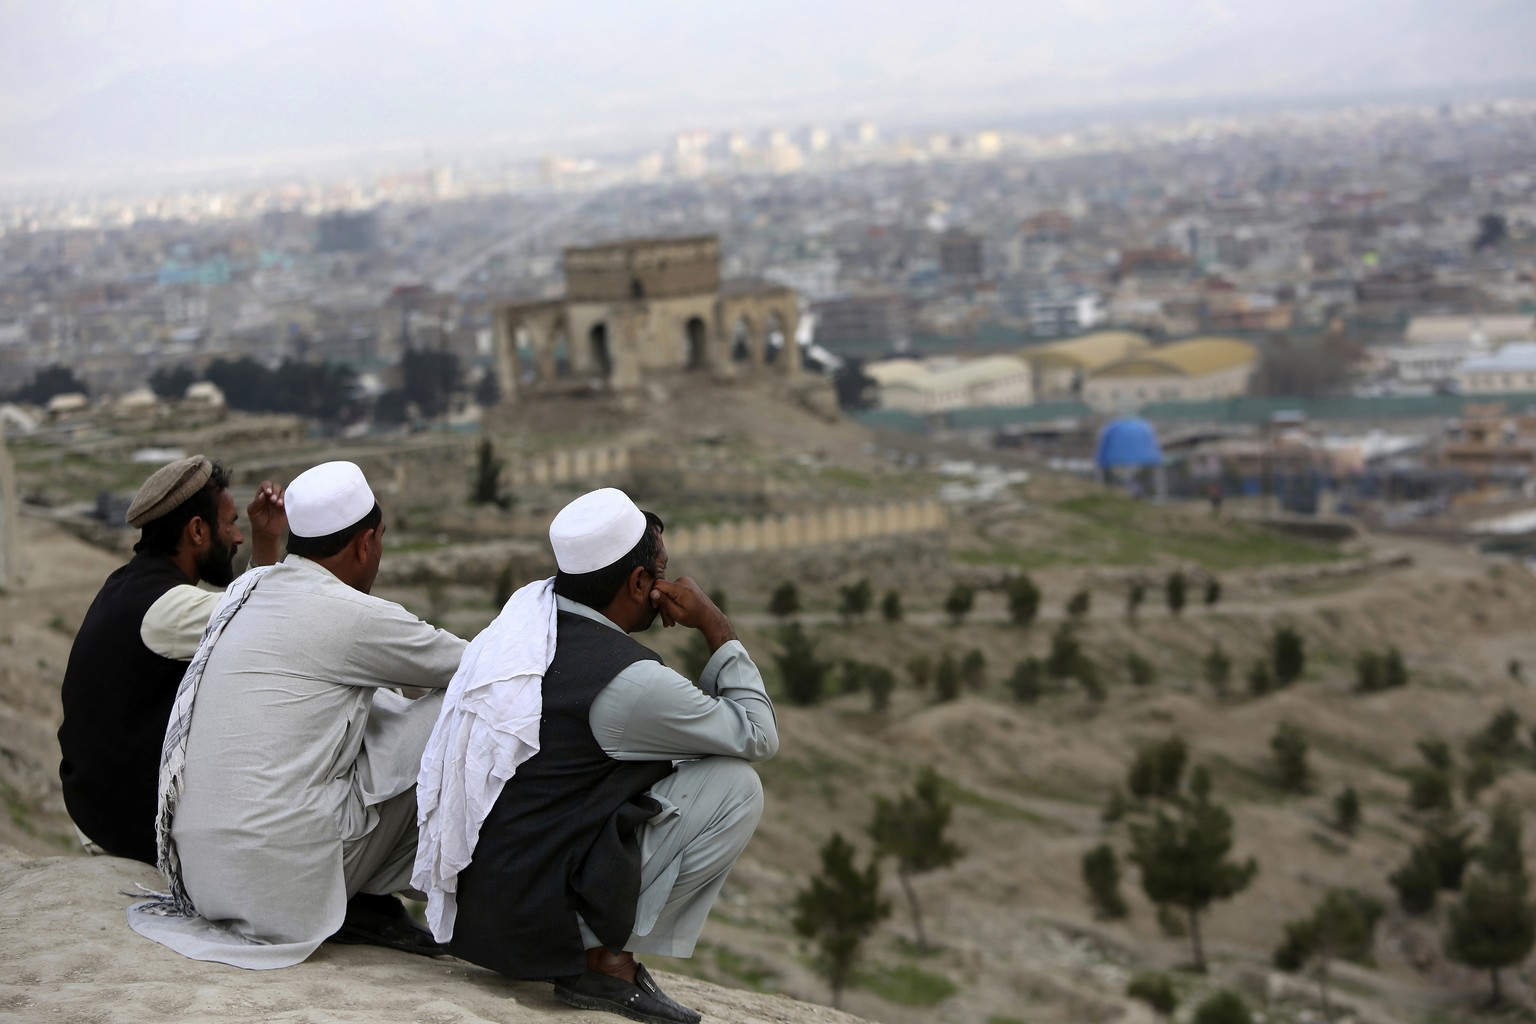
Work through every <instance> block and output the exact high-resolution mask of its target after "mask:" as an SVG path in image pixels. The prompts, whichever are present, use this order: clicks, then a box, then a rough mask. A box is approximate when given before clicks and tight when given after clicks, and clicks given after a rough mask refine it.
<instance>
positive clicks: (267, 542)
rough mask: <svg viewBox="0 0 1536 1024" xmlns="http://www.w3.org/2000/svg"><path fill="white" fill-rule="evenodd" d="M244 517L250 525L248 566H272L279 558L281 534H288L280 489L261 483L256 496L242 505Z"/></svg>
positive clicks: (278, 485) (280, 487) (264, 482)
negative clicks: (249, 561) (249, 560)
mask: <svg viewBox="0 0 1536 1024" xmlns="http://www.w3.org/2000/svg"><path fill="white" fill-rule="evenodd" d="M245 516H246V518H247V519H248V520H250V523H251V563H252V564H253V565H272V564H274V563H275V562H276V561H277V560H278V558H280V557H281V556H282V546H283V535H284V534H285V533H287V532H288V511H287V509H285V508H284V507H283V488H282V486H281V485H280V484H274V483H273V482H272V481H270V480H263V481H262V482H261V486H259V487H257V488H256V497H254V498H252V499H251V503H250V504H249V505H247V506H245Z"/></svg>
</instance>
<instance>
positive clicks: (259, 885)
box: [128, 462, 465, 968]
mask: <svg viewBox="0 0 1536 1024" xmlns="http://www.w3.org/2000/svg"><path fill="white" fill-rule="evenodd" d="M284 505H285V507H286V511H287V516H288V553H287V556H286V557H285V558H284V559H283V561H281V562H279V563H277V564H276V565H271V566H259V567H257V568H254V569H252V570H250V571H249V572H247V573H245V574H244V575H243V576H241V577H240V578H239V579H237V580H235V581H234V583H232V584H231V585H230V586H229V588H228V589H227V590H226V591H225V592H224V595H223V597H221V598H220V600H219V603H218V606H217V607H216V608H215V609H214V610H213V614H212V616H211V618H210V620H209V623H208V628H207V630H206V631H205V633H204V635H203V639H202V641H201V642H200V643H199V645H198V649H197V652H196V654H194V655H193V657H192V661H191V663H190V664H189V665H188V667H187V671H186V673H185V675H184V676H183V677H182V680H181V683H180V685H179V688H178V690H177V694H176V700H175V702H174V703H173V704H172V706H171V711H170V716H169V720H168V723H167V726H166V734H165V743H164V745H163V747H162V750H161V760H160V775H159V778H160V783H159V791H158V808H159V809H158V812H157V815H156V818H155V828H156V840H157V844H158V848H159V858H158V866H159V867H160V869H161V872H162V873H163V874H164V875H165V876H166V881H167V882H168V883H169V885H170V891H169V893H168V894H164V895H161V896H159V897H157V898H155V899H152V900H150V901H147V902H145V903H141V904H138V905H136V906H135V907H133V908H130V910H129V914H128V919H129V923H130V925H132V927H133V929H134V930H135V931H137V932H139V933H140V934H141V935H144V936H146V937H148V938H152V939H154V940H155V941H157V942H160V943H163V944H164V945H166V946H169V947H170V948H172V949H174V950H176V951H177V952H179V953H182V954H183V955H185V956H189V957H192V958H194V959H198V960H215V961H219V962H222V963H228V964H233V965H235V966H237V967H248V968H273V967H286V966H290V965H292V964H296V963H299V962H300V961H302V960H304V959H305V958H306V957H307V956H309V954H310V953H312V952H313V951H314V950H315V948H316V947H318V946H319V945H320V943H321V942H322V941H324V940H325V939H326V938H327V937H329V936H332V935H333V934H334V933H336V932H337V931H338V929H341V928H342V927H343V918H344V914H345V913H346V909H347V905H348V901H349V899H351V898H353V897H356V896H357V895H358V894H359V893H368V894H375V895H377V896H378V897H380V899H381V901H382V902H385V903H391V904H393V906H394V908H395V911H396V915H397V917H396V918H395V919H394V920H392V921H386V922H384V924H383V925H382V926H381V929H380V931H379V933H378V934H377V935H374V936H371V937H372V938H375V939H379V940H388V939H391V938H392V937H394V938H396V942H395V943H394V944H397V945H399V946H401V947H403V948H410V949H412V950H413V951H418V950H417V949H415V948H413V947H411V946H410V942H409V939H410V936H412V935H414V936H416V937H417V941H418V943H420V942H421V941H426V942H428V943H430V936H428V935H426V933H424V932H422V931H420V930H419V929H416V928H415V927H414V926H412V925H411V924H410V923H409V922H408V921H406V920H405V919H404V908H403V907H401V905H400V903H399V901H397V900H394V899H393V898H392V897H391V896H390V895H389V894H391V893H394V892H399V891H403V890H406V889H408V885H409V881H410V872H411V864H412V861H413V860H414V858H415V854H416V786H415V783H416V774H417V771H418V770H419V768H420V765H421V751H422V748H423V747H424V746H425V745H426V741H427V737H428V736H429V735H430V734H431V730H432V727H433V725H434V724H435V723H436V721H437V710H438V708H439V707H440V706H441V700H440V695H438V694H433V695H430V696H427V697H423V698H421V699H420V700H419V701H411V700H408V699H407V698H405V697H403V696H401V695H400V694H398V693H394V692H391V690H390V688H392V687H416V688H423V689H436V690H441V689H442V688H443V687H445V686H447V684H448V681H449V679H451V678H452V677H453V673H454V671H455V669H457V668H458V664H459V658H460V656H461V655H462V654H463V652H464V646H465V644H464V641H463V640H461V639H459V638H458V637H456V636H453V635H452V634H450V633H446V632H444V631H443V630H440V629H435V628H433V627H432V626H429V625H428V624H427V623H425V622H423V621H421V620H420V619H419V618H417V617H416V616H415V615H413V614H411V613H410V612H408V611H406V610H405V609H404V608H402V607H401V606H400V605H398V604H395V603H394V602H392V601H385V600H382V599H380V598H377V597H373V596H371V595H370V593H369V592H370V591H371V589H372V587H373V583H374V580H375V579H376V578H377V576H378V571H379V563H380V560H381V558H382V557H383V537H384V531H385V523H384V521H383V511H382V509H380V507H379V504H378V502H377V501H376V500H375V499H374V495H373V491H372V489H371V488H369V486H368V482H367V480H366V479H364V477H363V473H362V471H361V470H360V469H358V467H357V466H355V465H353V464H352V463H350V462H329V463H325V464H324V465H320V466H316V467H314V468H313V469H310V470H307V471H305V472H303V473H300V474H299V475H298V476H297V477H295V478H294V479H293V481H292V482H291V483H290V484H289V485H288V489H287V492H286V493H285V494H284ZM349 919H350V918H349ZM391 929H393V931H392V930H391ZM396 932H398V936H396ZM433 948H434V949H435V948H436V947H435V944H434V945H433Z"/></svg>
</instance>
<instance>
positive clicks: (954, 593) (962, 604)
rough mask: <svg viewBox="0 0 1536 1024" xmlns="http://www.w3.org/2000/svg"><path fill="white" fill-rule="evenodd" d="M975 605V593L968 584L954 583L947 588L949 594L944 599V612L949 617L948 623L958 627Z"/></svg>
mask: <svg viewBox="0 0 1536 1024" xmlns="http://www.w3.org/2000/svg"><path fill="white" fill-rule="evenodd" d="M975 604H976V592H975V591H974V590H972V589H971V587H970V584H968V583H956V584H955V585H954V586H953V587H950V588H949V594H948V595H947V596H946V597H945V598H944V611H945V612H946V613H947V614H948V615H949V621H950V622H951V623H952V624H954V625H956V626H958V625H960V623H961V622H962V621H964V620H965V617H966V616H967V615H969V614H971V608H972V607H974V606H975Z"/></svg>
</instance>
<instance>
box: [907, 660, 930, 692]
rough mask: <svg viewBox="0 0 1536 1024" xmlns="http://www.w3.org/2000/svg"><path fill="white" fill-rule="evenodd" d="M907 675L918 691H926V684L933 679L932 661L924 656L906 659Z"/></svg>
mask: <svg viewBox="0 0 1536 1024" xmlns="http://www.w3.org/2000/svg"><path fill="white" fill-rule="evenodd" d="M907 675H908V676H909V677H911V679H912V685H913V686H914V687H916V688H917V689H918V690H926V689H928V683H929V681H930V680H932V679H933V659H932V658H930V657H929V656H928V655H926V654H914V655H912V657H910V658H908V659H907Z"/></svg>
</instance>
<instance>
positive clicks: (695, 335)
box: [683, 316, 709, 370]
mask: <svg viewBox="0 0 1536 1024" xmlns="http://www.w3.org/2000/svg"><path fill="white" fill-rule="evenodd" d="M683 331H684V333H685V334H686V335H687V337H688V363H687V366H688V369H690V370H702V369H704V367H706V366H708V365H709V348H708V345H709V332H708V331H707V330H706V329H705V327H704V321H703V320H701V319H699V318H698V317H696V316H694V317H689V318H688V323H687V324H685V325H684V326H683Z"/></svg>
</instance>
